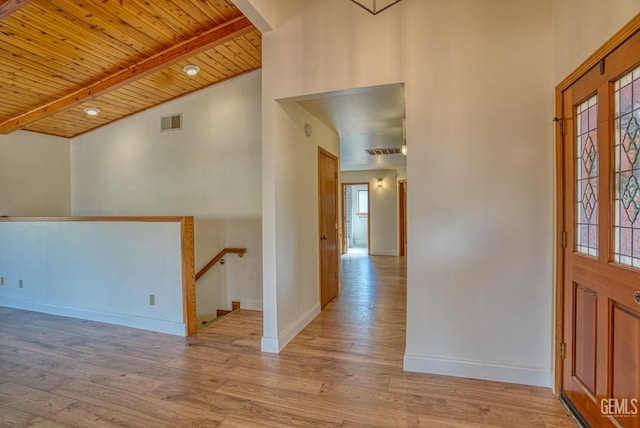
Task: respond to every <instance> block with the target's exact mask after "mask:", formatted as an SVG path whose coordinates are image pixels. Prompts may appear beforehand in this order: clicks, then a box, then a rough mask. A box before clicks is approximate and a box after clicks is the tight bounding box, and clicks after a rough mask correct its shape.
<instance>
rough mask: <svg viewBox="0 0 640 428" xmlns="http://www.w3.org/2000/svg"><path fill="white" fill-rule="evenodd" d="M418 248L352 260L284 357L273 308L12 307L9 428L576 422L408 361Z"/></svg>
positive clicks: (538, 401)
mask: <svg viewBox="0 0 640 428" xmlns="http://www.w3.org/2000/svg"><path fill="white" fill-rule="evenodd" d="M404 263H405V262H404V258H398V257H366V256H348V257H346V258H344V259H343V261H342V265H343V268H342V269H343V290H342V294H341V296H339V297H338V298H337V299H336V300H334V301H333V302H332V303H330V304H329V305H328V306H327V307H326V308H325V310H324V311H323V312H322V314H321V315H319V316H318V317H317V318H316V319H315V320H314V321H313V322H312V323H311V324H310V325H309V326H308V327H307V328H306V329H305V330H304V331H303V332H302V333H301V334H300V335H298V336H297V337H296V338H295V339H294V340H293V341H292V342H291V343H290V344H289V345H288V346H287V347H286V348H285V349H284V351H283V352H282V353H280V354H278V355H276V354H262V353H260V338H261V335H262V316H261V313H260V312H252V311H244V310H241V311H238V312H234V313H232V314H230V315H228V316H226V317H224V318H223V319H221V320H220V321H218V322H216V323H213V324H211V325H209V326H207V327H205V328H203V329H202V330H201V331H199V332H198V333H197V334H196V335H194V336H192V337H189V338H180V337H175V336H169V335H164V334H159V333H151V332H146V331H141V330H136V329H129V328H125V327H118V326H113V325H108V324H101V323H96V322H90V321H82V320H75V319H70V318H63V317H56V316H51V315H45V314H38V313H33V312H26V311H20V310H15V309H8V308H2V307H0V427H7V426H19V427H28V426H33V427H66V426H76V427H83V428H84V427H105V426H127V427H154V428H161V427H209V426H211V427H215V426H221V427H258V426H270V427H275V426H278V427H280V426H284V427H316V426H319V427H357V426H380V427H404V426H408V427H416V426H420V427H518V428H520V427H557V428H560V427H575V426H576V425H575V424H574V423H573V421H572V420H571V418H570V417H569V416H568V415H567V413H566V411H565V410H564V408H563V407H562V406H561V404H560V403H559V401H558V399H557V397H555V396H554V395H553V394H552V393H551V392H550V391H549V390H547V389H542V388H534V387H529V386H522V385H512V384H505V383H498V382H487V381H480V380H471V379H462V378H453V377H446V376H435V375H427V374H420V373H408V372H404V371H402V357H403V352H404V336H405V308H406V285H405V283H406V274H405V272H406V266H405V264H404Z"/></svg>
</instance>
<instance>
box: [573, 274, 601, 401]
mask: <svg viewBox="0 0 640 428" xmlns="http://www.w3.org/2000/svg"><path fill="white" fill-rule="evenodd" d="M573 295H574V299H575V317H574V319H575V321H574V327H573V328H574V332H575V333H574V334H575V339H574V343H575V347H574V349H575V352H574V353H573V373H574V376H575V378H576V380H577V381H578V382H580V383H582V385H583V387H585V388H586V389H587V391H588V392H590V393H591V395H592V396H594V397H595V395H596V332H597V324H596V322H597V318H598V316H597V314H598V295H597V294H596V292H594V291H592V290H590V289H588V288H586V287H583V286H581V285H578V284H575V286H574V293H573Z"/></svg>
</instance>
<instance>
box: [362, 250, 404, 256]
mask: <svg viewBox="0 0 640 428" xmlns="http://www.w3.org/2000/svg"><path fill="white" fill-rule="evenodd" d="M369 254H371V255H372V256H396V257H397V256H398V250H371V251H370V252H369Z"/></svg>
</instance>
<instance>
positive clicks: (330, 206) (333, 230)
mask: <svg viewBox="0 0 640 428" xmlns="http://www.w3.org/2000/svg"><path fill="white" fill-rule="evenodd" d="M318 207H319V208H318V210H319V242H320V244H319V245H320V305H321V306H322V307H323V308H324V307H325V306H326V305H327V303H329V302H330V301H331V300H333V299H334V298H335V297H336V296H337V295H338V283H339V279H338V278H339V277H338V275H339V266H340V246H339V241H338V158H337V157H336V156H334V155H332V154H331V153H329V152H327V151H326V150H323V149H321V148H318Z"/></svg>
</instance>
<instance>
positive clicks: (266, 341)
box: [260, 336, 280, 354]
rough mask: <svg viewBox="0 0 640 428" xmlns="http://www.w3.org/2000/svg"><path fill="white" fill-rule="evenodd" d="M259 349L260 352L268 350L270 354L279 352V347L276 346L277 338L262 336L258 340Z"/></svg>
mask: <svg viewBox="0 0 640 428" xmlns="http://www.w3.org/2000/svg"><path fill="white" fill-rule="evenodd" d="M260 350H261V351H262V352H270V353H272V354H277V353H279V352H280V347H279V346H278V338H277V337H267V336H262V340H261V341H260Z"/></svg>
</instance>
